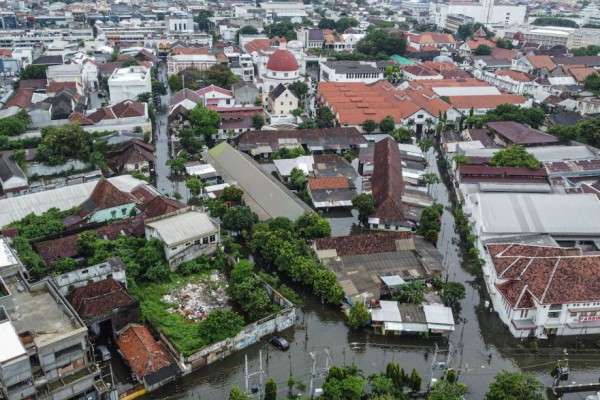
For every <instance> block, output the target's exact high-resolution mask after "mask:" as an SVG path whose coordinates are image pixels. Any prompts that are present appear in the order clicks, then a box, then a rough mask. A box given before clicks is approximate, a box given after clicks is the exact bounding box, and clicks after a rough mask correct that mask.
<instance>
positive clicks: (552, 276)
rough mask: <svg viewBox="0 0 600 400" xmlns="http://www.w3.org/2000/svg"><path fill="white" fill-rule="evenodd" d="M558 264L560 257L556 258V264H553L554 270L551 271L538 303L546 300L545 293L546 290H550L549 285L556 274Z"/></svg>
mask: <svg viewBox="0 0 600 400" xmlns="http://www.w3.org/2000/svg"><path fill="white" fill-rule="evenodd" d="M559 263H560V256H558V257H557V260H556V263H554V268H553V269H552V273H551V274H550V278H549V279H548V283H547V284H546V288H545V289H544V293H543V294H542V298H541V299H540V303H543V302H544V299H545V298H546V293H547V292H548V289H549V288H550V284H551V283H552V279H554V274H555V273H556V270H557V269H558V264H559Z"/></svg>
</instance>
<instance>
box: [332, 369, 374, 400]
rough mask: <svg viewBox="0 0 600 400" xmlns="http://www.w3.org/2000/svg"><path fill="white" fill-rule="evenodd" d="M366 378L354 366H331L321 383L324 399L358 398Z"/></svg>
mask: <svg viewBox="0 0 600 400" xmlns="http://www.w3.org/2000/svg"><path fill="white" fill-rule="evenodd" d="M365 386H366V380H365V378H363V377H362V376H361V375H360V374H359V373H358V370H357V369H356V368H354V367H343V368H342V367H331V368H330V369H329V372H328V374H327V378H325V383H324V384H323V398H324V399H326V400H360V399H361V398H362V395H363V394H364V390H365Z"/></svg>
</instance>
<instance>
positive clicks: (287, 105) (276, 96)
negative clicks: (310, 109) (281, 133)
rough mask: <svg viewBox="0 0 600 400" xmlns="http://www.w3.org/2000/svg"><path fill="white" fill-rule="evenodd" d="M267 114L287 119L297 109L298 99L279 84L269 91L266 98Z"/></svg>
mask: <svg viewBox="0 0 600 400" xmlns="http://www.w3.org/2000/svg"><path fill="white" fill-rule="evenodd" d="M267 101H268V110H269V113H270V114H271V115H273V116H277V117H287V116H290V115H291V114H292V111H294V110H295V109H297V108H298V98H297V97H296V96H295V95H294V92H292V91H291V90H290V89H288V88H287V87H286V86H283V85H282V84H281V83H280V84H279V85H277V87H276V88H274V89H273V90H271V92H270V93H269V96H268V98H267Z"/></svg>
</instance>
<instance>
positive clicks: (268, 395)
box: [264, 378, 277, 400]
mask: <svg viewBox="0 0 600 400" xmlns="http://www.w3.org/2000/svg"><path fill="white" fill-rule="evenodd" d="M264 400H277V384H276V383H275V381H274V380H273V378H270V379H269V380H268V381H267V383H266V384H265V397H264Z"/></svg>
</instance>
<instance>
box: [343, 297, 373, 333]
mask: <svg viewBox="0 0 600 400" xmlns="http://www.w3.org/2000/svg"><path fill="white" fill-rule="evenodd" d="M370 321H371V314H369V310H367V307H366V306H365V305H364V303H361V302H357V303H354V305H352V308H350V312H349V314H348V326H350V328H352V329H358V328H364V327H365V326H367V325H369V322H370Z"/></svg>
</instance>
